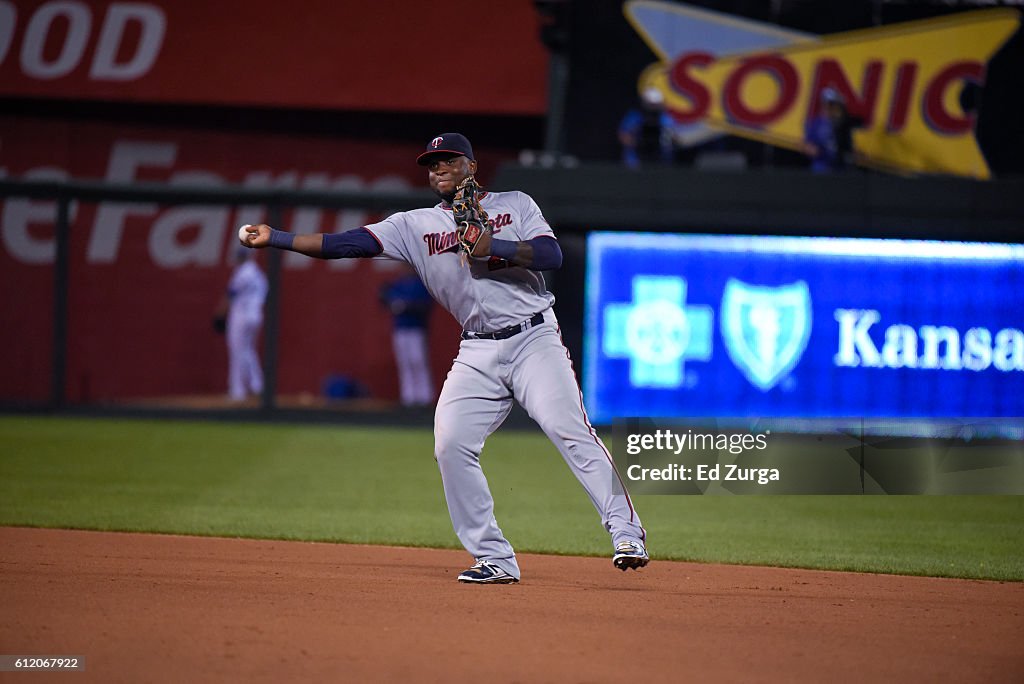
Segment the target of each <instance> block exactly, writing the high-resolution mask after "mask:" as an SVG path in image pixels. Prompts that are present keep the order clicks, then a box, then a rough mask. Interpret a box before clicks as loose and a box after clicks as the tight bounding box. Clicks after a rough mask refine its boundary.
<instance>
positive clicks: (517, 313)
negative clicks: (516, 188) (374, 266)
mask: <svg viewBox="0 0 1024 684" xmlns="http://www.w3.org/2000/svg"><path fill="white" fill-rule="evenodd" d="M480 206H482V207H483V208H484V211H486V212H487V216H488V220H489V222H490V223H491V224H492V226H493V231H494V237H496V238H498V239H501V240H512V241H515V240H532V239H533V238H535V237H539V236H541V235H548V236H551V237H554V233H553V232H552V231H551V226H549V225H548V223H547V221H545V220H544V216H543V215H541V213H540V209H539V208H538V207H537V204H536V202H534V201H533V199H532V198H531V197H530V196H529V195H527V194H525V193H522V192H488V193H486V194H485V195H483V197H482V199H481V200H480ZM366 229H367V230H369V231H370V233H372V234H373V235H374V237H376V238H377V241H378V242H380V244H381V246H382V247H383V248H384V251H383V253H382V254H381V256H382V257H384V258H391V259H399V260H401V261H407V262H409V263H410V264H411V265H412V266H413V268H415V269H416V272H417V273H418V274H419V276H420V279H421V280H422V281H423V284H424V285H426V287H427V289H428V290H429V291H430V294H431V295H432V296H433V297H434V299H436V300H437V302H438V303H439V304H440V305H441V306H443V307H444V308H445V309H447V310H448V311H450V312H451V314H452V315H453V316H455V320H457V321H458V322H459V324H460V325H462V327H463V329H464V330H473V331H476V332H487V331H492V330H500V329H501V328H505V327H507V326H509V325H514V324H516V323H521V322H522V321H525V320H529V318H530V317H531V316H533V315H534V314H535V313H537V312H539V311H544V310H545V309H548V308H550V307H551V305H552V304H554V302H555V297H554V295H552V294H551V293H550V292H548V291H547V288H546V286H545V285H544V277H543V276H542V275H541V274H540V273H537V272H536V271H531V270H529V269H525V268H518V267H509V264H508V263H507V262H505V261H504V260H501V259H472V260H470V261H469V263H468V264H467V265H466V266H460V261H459V253H458V243H457V242H456V239H455V222H454V220H453V219H452V211H451V209H450V208H447V209H446V208H444V207H443V206H442V205H441V204H438V205H437V206H434V207H431V208H429V209H414V210H413V211H405V212H400V213H397V214H394V215H392V216H390V217H388V218H387V219H385V220H384V221H381V222H380V223H374V224H371V225H369V226H366Z"/></svg>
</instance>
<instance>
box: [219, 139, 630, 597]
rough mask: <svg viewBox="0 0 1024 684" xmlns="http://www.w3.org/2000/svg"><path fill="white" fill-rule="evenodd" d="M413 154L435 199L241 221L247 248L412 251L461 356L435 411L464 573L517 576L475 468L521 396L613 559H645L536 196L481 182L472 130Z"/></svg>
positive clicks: (507, 579)
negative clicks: (356, 215) (393, 208)
mask: <svg viewBox="0 0 1024 684" xmlns="http://www.w3.org/2000/svg"><path fill="white" fill-rule="evenodd" d="M417 162H418V163H419V164H420V165H421V166H425V167H426V168H427V178H428V181H429V184H430V187H431V189H433V191H434V193H435V194H437V195H438V197H440V198H441V202H440V203H439V204H437V205H435V206H434V207H431V208H427V209H415V210H413V211H407V212H399V213H397V214H394V215H392V216H390V217H388V218H387V219H385V220H383V221H381V222H379V223H374V224H371V225H367V226H363V227H361V228H356V229H355V230H350V231H347V232H344V233H335V234H315V235H294V234H291V233H287V232H284V231H280V230H274V229H272V228H271V227H270V226H267V225H258V226H247V227H243V229H242V230H241V231H240V232H239V239H241V240H242V242H243V244H245V245H246V246H247V247H267V246H270V247H276V248H279V249H287V250H291V251H294V252H299V253H301V254H305V255H308V256H311V257H318V258H321V259H338V258H351V257H383V258H388V259H396V260H399V261H404V262H407V263H409V264H410V265H411V266H412V267H413V268H414V269H415V270H416V272H417V274H418V275H419V277H420V279H421V280H422V281H423V284H424V285H425V286H426V287H427V290H429V291H430V294H431V295H432V296H433V297H434V299H436V300H437V301H438V303H440V304H441V306H443V307H444V308H445V309H447V310H448V311H449V312H450V313H451V314H452V315H453V316H454V317H455V319H456V320H458V322H459V323H460V324H461V326H462V329H463V332H462V342H461V344H460V347H459V353H458V356H457V357H456V358H455V362H454V363H453V365H452V368H451V370H450V371H449V372H448V377H447V379H446V380H445V382H444V386H443V387H442V389H441V395H440V397H439V398H438V401H437V409H436V412H435V416H434V440H435V443H434V456H435V458H436V459H437V464H438V468H439V469H440V471H441V482H442V485H443V487H444V494H445V499H446V500H447V503H448V512H449V514H450V515H451V520H452V526H453V527H454V528H455V533H456V534H457V535H458V537H459V540H460V541H461V542H462V545H463V546H464V547H465V548H466V550H467V551H469V553H470V554H472V556H473V558H474V559H475V560H476V562H475V564H474V565H473V566H472V567H471V568H469V569H467V570H466V571H464V572H462V573H461V574H460V575H459V577H458V579H459V581H460V582H468V583H479V584H509V583H514V582H518V581H519V579H520V572H519V565H518V563H517V562H516V556H515V553H514V551H513V550H512V545H511V544H510V543H509V542H508V540H506V539H505V536H504V535H503V534H502V532H501V529H499V527H498V523H497V522H496V521H495V519H494V500H493V499H492V498H491V492H490V489H489V488H488V486H487V480H486V478H485V477H484V473H483V470H482V469H481V467H480V452H481V450H482V449H483V446H484V441H485V440H486V439H487V437H488V436H489V435H490V434H491V433H492V432H494V431H495V430H496V429H497V428H498V427H499V426H500V425H501V424H502V422H503V421H504V420H505V418H506V417H507V416H508V413H509V410H510V409H511V407H512V401H513V399H514V400H516V401H518V402H519V403H520V405H522V406H523V408H525V409H526V411H527V412H528V413H529V414H530V416H531V417H532V418H533V419H534V420H535V421H537V423H538V424H539V425H540V427H541V429H543V430H544V432H545V434H546V435H547V436H548V438H550V439H551V441H552V442H554V444H555V446H556V447H557V448H558V451H559V452H560V453H561V454H562V457H563V458H564V459H565V462H566V463H567V464H568V465H569V468H570V469H571V470H572V472H573V474H574V475H575V476H576V478H577V479H578V480H579V482H580V484H582V485H583V488H584V489H585V490H586V492H587V494H588V495H589V496H590V500H591V502H593V504H594V507H595V508H596V509H597V511H598V513H599V514H600V516H601V523H602V524H603V525H604V528H605V529H606V530H607V531H608V532H609V533H610V534H611V538H612V543H613V546H614V555H613V557H612V561H613V563H614V565H615V567H617V568H619V569H621V570H627V569H630V568H633V569H637V568H641V567H644V566H645V565H647V562H648V559H649V558H648V554H647V550H646V548H645V545H644V543H645V537H646V533H645V531H644V528H643V527H642V526H641V524H640V518H639V517H638V515H637V513H636V511H635V510H634V508H633V503H632V501H631V500H630V498H629V494H628V493H627V492H626V490H625V487H624V486H623V483H622V481H621V480H620V479H619V477H618V475H617V473H616V471H615V468H614V466H613V464H612V460H611V456H610V455H609V454H608V450H607V449H605V446H604V444H603V443H602V442H601V440H600V439H599V438H598V437H597V434H596V432H595V431H594V428H593V427H592V426H591V425H590V421H589V419H588V418H587V413H586V410H585V409H584V407H583V401H582V393H581V392H580V389H579V386H578V385H577V383H576V377H575V375H574V373H573V368H572V362H571V361H570V359H569V352H568V350H567V349H566V348H565V346H564V345H563V344H562V338H561V333H560V331H559V327H558V321H557V319H556V318H555V313H554V310H553V309H552V305H553V304H554V301H555V298H554V296H553V295H552V294H551V293H550V292H548V291H547V288H546V286H545V284H544V278H543V276H542V275H541V273H540V272H541V271H545V270H549V269H555V268H558V267H560V266H561V263H562V253H561V250H560V248H559V246H558V242H557V240H556V239H555V236H554V233H553V232H552V230H551V227H550V226H549V225H548V223H547V221H546V220H545V219H544V216H543V215H542V214H541V212H540V209H539V208H538V207H537V205H536V203H535V202H534V201H533V199H532V198H530V197H529V196H528V195H526V194H524V193H522V192H483V191H482V190H481V189H480V188H479V186H477V185H476V184H475V181H474V180H473V174H475V173H476V171H477V162H476V160H475V159H474V156H473V148H472V146H471V145H470V142H469V140H467V139H466V138H465V137H464V136H462V135H460V134H458V133H442V134H441V135H438V136H437V137H435V138H433V139H432V140H431V141H430V142H428V143H427V146H426V150H425V151H424V152H423V153H422V154H421V155H419V157H418V158H417Z"/></svg>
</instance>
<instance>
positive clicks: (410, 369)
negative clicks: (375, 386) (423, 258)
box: [380, 270, 434, 406]
mask: <svg viewBox="0 0 1024 684" xmlns="http://www.w3.org/2000/svg"><path fill="white" fill-rule="evenodd" d="M380 298H381V302H383V304H384V305H385V306H386V307H387V308H388V310H389V311H390V312H391V317H392V318H393V319H394V331H393V332H392V334H391V335H392V336H391V342H392V345H391V346H392V347H393V349H394V352H395V364H396V365H397V367H398V387H399V390H400V395H401V399H402V406H426V405H427V404H430V403H432V402H433V401H434V383H433V381H432V380H431V378H430V355H429V354H428V352H427V319H428V318H429V317H430V308H431V305H432V304H433V300H432V299H431V297H430V293H429V292H428V291H427V288H425V287H423V283H422V282H420V279H419V277H418V276H417V275H416V273H415V272H413V271H412V270H410V271H409V273H408V274H405V275H403V276H402V277H400V278H398V279H397V280H395V281H394V282H392V283H390V284H389V285H388V286H387V287H385V288H383V289H382V290H381V293H380Z"/></svg>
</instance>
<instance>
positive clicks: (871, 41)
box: [626, 2, 1020, 178]
mask: <svg viewBox="0 0 1024 684" xmlns="http://www.w3.org/2000/svg"><path fill="white" fill-rule="evenodd" d="M631 4H632V5H637V6H638V7H630V6H627V8H626V14H627V17H629V18H630V19H631V21H633V24H634V27H636V28H637V30H638V31H639V32H640V33H641V35H643V36H644V38H645V40H647V41H648V44H649V45H651V47H652V49H654V50H655V52H656V53H658V54H659V56H661V57H662V61H661V62H659V63H657V64H654V65H651V66H650V67H648V68H647V69H646V70H644V72H643V73H642V74H641V76H640V87H641V89H646V88H650V87H654V88H657V89H658V90H660V91H661V93H662V94H663V96H664V98H665V102H666V105H667V107H668V108H669V110H670V112H671V113H672V114H673V116H675V118H676V119H677V120H679V121H680V122H681V123H684V124H687V123H689V124H696V123H701V124H705V125H707V126H710V127H712V128H714V129H717V130H720V131H723V132H727V133H731V134H735V135H740V136H744V137H747V138H753V139H755V140H761V141H765V142H769V143H772V144H775V145H779V146H782V147H789V148H793V149H800V147H801V145H802V141H803V137H804V128H805V125H806V123H807V122H808V121H809V120H810V119H812V118H813V117H814V116H815V115H817V113H818V108H819V106H820V105H819V102H820V94H821V92H822V91H823V90H824V89H826V88H832V89H834V90H836V91H838V92H839V93H840V94H842V95H843V97H844V99H845V101H846V102H847V104H848V107H849V109H850V111H851V113H852V114H855V115H858V116H860V117H862V118H863V120H864V125H863V127H862V128H860V129H857V130H856V131H855V133H854V144H855V146H856V149H857V151H858V152H859V153H860V155H861V157H862V159H863V160H864V162H865V163H867V164H870V165H876V166H880V167H887V168H893V169H903V170H909V171H918V172H933V173H951V174H957V175H964V176H973V177H976V178H988V177H989V176H990V172H989V169H988V166H987V165H986V163H985V159H984V157H983V156H982V154H981V150H980V149H979V148H978V144H977V141H976V140H975V137H974V113H973V112H970V111H964V109H963V107H962V105H961V101H960V94H961V91H962V90H963V88H964V86H965V84H966V83H975V84H979V85H980V84H981V83H982V82H983V81H984V77H985V65H986V63H987V62H988V60H989V59H990V58H991V57H992V55H993V54H994V53H995V52H996V50H998V49H999V47H1000V46H1001V45H1002V44H1003V43H1004V42H1005V41H1006V40H1007V39H1008V38H1009V37H1010V36H1011V35H1012V34H1013V33H1014V32H1015V31H1016V30H1017V28H1018V26H1019V24H1020V15H1019V14H1018V13H1017V11H1016V10H1011V9H992V10H982V11H977V12H968V13H962V14H956V15H952V16H947V17H942V18H939V19H929V20H925V21H917V22H910V23H905V24H895V25H892V26H886V27H882V28H875V29H866V30H861V31H852V32H849V33H841V34H833V35H828V36H822V37H819V38H817V39H815V38H814V37H807V36H806V35H801V36H796V35H793V36H792V37H791V38H790V39H789V40H788V41H786V42H788V43H789V44H788V45H777V46H776V47H772V48H768V49H765V48H761V49H754V50H746V51H740V52H735V53H733V54H728V55H721V54H720V53H719V52H718V51H712V50H710V49H709V50H689V51H687V50H684V51H680V52H678V53H677V54H676V55H675V56H673V57H671V58H667V57H666V55H667V52H666V51H665V50H664V49H663V48H662V45H661V43H660V42H659V41H661V42H663V41H664V28H662V29H661V31H662V33H661V35H658V34H656V33H655V31H654V29H653V27H650V28H651V29H652V30H647V29H648V28H649V27H646V26H644V25H643V24H642V23H641V22H639V21H637V17H638V16H639V17H642V16H643V14H642V13H641V12H640V10H650V9H652V8H653V7H656V6H658V5H662V6H663V5H665V3H652V2H635V3H631ZM631 10H632V12H631ZM673 10H675V11H679V6H678V5H676V6H673ZM662 11H665V10H664V9H663V8H662ZM697 15H699V19H700V21H703V22H707V21H709V16H710V13H707V12H700V11H694V12H692V13H690V12H686V10H683V14H681V16H684V17H686V16H690V17H693V16H697ZM716 18H717V21H721V22H731V25H729V26H728V29H729V30H731V31H733V32H734V33H735V32H736V31H737V30H740V31H741V32H742V31H743V30H746V31H754V30H760V31H761V32H762V33H765V32H766V30H765V29H763V28H760V29H752V28H750V27H745V28H744V27H738V26H737V24H739V23H741V21H740V20H736V19H735V18H725V17H724V15H715V16H714V17H712V18H710V21H716ZM778 33H781V32H778ZM744 35H745V34H744ZM776 37H777V36H776ZM733 42H734V43H735V42H740V43H742V41H741V40H736V41H733Z"/></svg>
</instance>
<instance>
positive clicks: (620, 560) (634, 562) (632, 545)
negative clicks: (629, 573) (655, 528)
mask: <svg viewBox="0 0 1024 684" xmlns="http://www.w3.org/2000/svg"><path fill="white" fill-rule="evenodd" d="M650 560H651V557H650V556H648V555H647V549H645V548H644V545H643V544H641V543H640V542H637V541H623V542H619V543H618V544H616V545H615V555H614V556H612V563H614V564H615V567H617V568H618V569H619V570H622V571H623V572H625V571H626V570H629V569H630V568H632V569H633V570H638V569H640V568H642V567H644V566H645V565H647V564H648V563H649V562H650Z"/></svg>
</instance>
